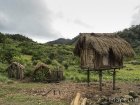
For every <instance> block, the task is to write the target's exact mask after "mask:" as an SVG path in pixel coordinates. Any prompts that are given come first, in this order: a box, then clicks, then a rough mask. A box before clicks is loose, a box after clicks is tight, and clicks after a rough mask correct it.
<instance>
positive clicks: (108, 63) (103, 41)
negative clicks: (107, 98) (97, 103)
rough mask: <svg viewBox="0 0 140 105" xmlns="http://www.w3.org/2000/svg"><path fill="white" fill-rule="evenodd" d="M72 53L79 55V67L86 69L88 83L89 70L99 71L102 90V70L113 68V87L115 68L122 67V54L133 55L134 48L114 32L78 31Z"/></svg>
mask: <svg viewBox="0 0 140 105" xmlns="http://www.w3.org/2000/svg"><path fill="white" fill-rule="evenodd" d="M74 54H75V55H76V56H79V57H80V62H81V68H82V69H85V70H87V82H88V84H89V81H90V78H89V75H90V71H98V72H99V81H100V90H102V71H104V70H113V89H115V76H116V69H120V68H122V67H123V58H124V56H125V57H133V56H134V50H133V49H132V47H131V45H130V44H129V43H128V42H126V41H125V40H124V39H122V38H120V37H119V36H118V35H116V34H112V33H80V38H79V39H78V41H77V43H76V45H75V49H74Z"/></svg>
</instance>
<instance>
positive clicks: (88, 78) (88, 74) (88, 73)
mask: <svg viewBox="0 0 140 105" xmlns="http://www.w3.org/2000/svg"><path fill="white" fill-rule="evenodd" d="M89 82H90V71H89V68H88V70H87V83H88V86H89Z"/></svg>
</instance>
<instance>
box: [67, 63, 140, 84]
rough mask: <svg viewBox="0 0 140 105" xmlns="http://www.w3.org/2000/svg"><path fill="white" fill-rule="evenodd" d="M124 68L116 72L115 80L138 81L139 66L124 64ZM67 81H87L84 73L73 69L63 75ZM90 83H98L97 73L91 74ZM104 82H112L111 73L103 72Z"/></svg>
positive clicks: (139, 74) (139, 76) (139, 75)
mask: <svg viewBox="0 0 140 105" xmlns="http://www.w3.org/2000/svg"><path fill="white" fill-rule="evenodd" d="M124 66H125V67H124V68H123V69H120V70H117V73H116V80H118V81H140V65H133V64H124ZM64 75H65V78H66V79H67V80H72V81H75V82H85V81H86V80H87V75H86V72H85V71H82V70H76V69H75V68H73V69H72V68H69V70H67V71H65V73H64ZM90 79H91V81H98V80H99V77H98V72H94V71H93V72H91V74H90ZM103 79H104V80H112V73H111V72H108V71H104V72H103Z"/></svg>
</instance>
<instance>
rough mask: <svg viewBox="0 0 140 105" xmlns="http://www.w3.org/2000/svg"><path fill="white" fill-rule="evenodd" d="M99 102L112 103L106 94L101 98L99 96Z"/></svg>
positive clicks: (104, 104) (100, 103) (101, 104)
mask: <svg viewBox="0 0 140 105" xmlns="http://www.w3.org/2000/svg"><path fill="white" fill-rule="evenodd" d="M97 104H99V105H110V104H111V102H109V99H108V98H107V97H106V96H102V97H101V98H99V100H98V101H97Z"/></svg>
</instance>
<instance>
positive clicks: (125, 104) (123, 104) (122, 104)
mask: <svg viewBox="0 0 140 105" xmlns="http://www.w3.org/2000/svg"><path fill="white" fill-rule="evenodd" d="M121 105H129V104H127V103H121Z"/></svg>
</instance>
